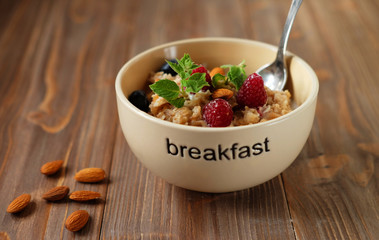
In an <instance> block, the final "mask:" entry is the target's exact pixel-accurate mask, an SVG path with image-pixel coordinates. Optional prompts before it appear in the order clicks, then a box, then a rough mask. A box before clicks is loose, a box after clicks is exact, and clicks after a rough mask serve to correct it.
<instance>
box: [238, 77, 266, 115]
mask: <svg viewBox="0 0 379 240" xmlns="http://www.w3.org/2000/svg"><path fill="white" fill-rule="evenodd" d="M266 101H267V93H266V90H265V88H264V83H263V79H262V77H261V76H260V75H259V74H257V73H253V74H251V75H250V76H248V77H247V79H246V80H245V82H244V83H243V84H242V87H241V88H240V90H239V91H238V94H237V103H238V104H239V105H241V106H248V107H250V108H258V107H261V106H263V105H264V104H265V103H266Z"/></svg>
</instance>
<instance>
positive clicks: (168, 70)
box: [159, 59, 178, 76]
mask: <svg viewBox="0 0 379 240" xmlns="http://www.w3.org/2000/svg"><path fill="white" fill-rule="evenodd" d="M169 61H170V62H173V63H178V61H176V59H171V60H169ZM159 71H163V72H164V73H169V74H171V76H176V75H177V73H176V72H175V71H174V70H173V69H172V68H171V67H170V65H168V63H167V62H165V63H164V64H163V65H162V67H161V68H160V69H159Z"/></svg>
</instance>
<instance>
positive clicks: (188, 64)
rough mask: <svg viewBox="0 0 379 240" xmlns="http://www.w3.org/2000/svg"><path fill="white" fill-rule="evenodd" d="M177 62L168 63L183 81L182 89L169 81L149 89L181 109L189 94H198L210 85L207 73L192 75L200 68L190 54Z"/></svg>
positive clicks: (156, 83) (158, 83) (153, 85)
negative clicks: (206, 78)
mask: <svg viewBox="0 0 379 240" xmlns="http://www.w3.org/2000/svg"><path fill="white" fill-rule="evenodd" d="M176 60H177V62H178V63H173V62H170V61H167V60H166V62H167V63H168V64H169V65H170V67H171V68H172V69H173V70H174V71H175V72H176V73H178V75H179V76H180V78H181V79H182V80H181V81H180V83H181V88H180V87H179V86H178V85H177V84H176V83H175V82H174V81H172V80H168V79H162V80H159V81H157V82H155V83H153V84H151V85H150V86H149V87H150V89H151V90H152V91H153V92H155V93H156V94H158V96H160V97H163V98H164V99H166V100H167V101H168V102H169V103H170V104H172V105H173V106H175V107H177V108H181V107H183V106H184V102H185V100H186V99H188V93H197V92H199V91H200V90H201V89H202V88H203V87H205V86H209V84H208V82H207V81H206V80H205V73H194V74H192V71H193V70H194V69H196V68H198V67H199V66H198V65H196V64H195V63H194V62H193V61H192V59H191V57H190V56H189V54H184V56H183V57H182V58H181V59H180V60H179V59H176ZM191 74H192V75H191Z"/></svg>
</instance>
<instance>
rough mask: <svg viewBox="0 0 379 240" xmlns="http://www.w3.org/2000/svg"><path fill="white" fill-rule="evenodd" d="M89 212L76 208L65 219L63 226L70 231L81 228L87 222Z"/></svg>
mask: <svg viewBox="0 0 379 240" xmlns="http://www.w3.org/2000/svg"><path fill="white" fill-rule="evenodd" d="M88 219H89V214H88V212H87V211H86V210H77V211H75V212H73V213H71V215H70V216H68V218H67V219H66V222H65V224H64V225H65V227H66V228H67V229H68V230H70V231H71V232H76V231H79V230H80V229H82V228H83V227H84V226H85V225H86V223H87V222H88Z"/></svg>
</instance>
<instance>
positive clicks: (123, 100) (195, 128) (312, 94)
mask: <svg viewBox="0 0 379 240" xmlns="http://www.w3.org/2000/svg"><path fill="white" fill-rule="evenodd" d="M196 42H233V43H244V44H255V45H258V46H262V47H264V48H267V49H271V50H273V51H276V49H277V47H276V46H274V45H271V44H268V43H264V42H260V41H256V40H249V39H242V38H229V37H205V38H190V39H183V40H178V41H172V42H168V43H164V44H161V45H158V46H155V47H152V48H149V49H147V50H145V51H143V52H141V53H139V54H137V55H135V56H134V57H132V58H131V59H129V60H128V61H127V62H126V63H125V64H124V65H123V66H122V67H121V69H120V70H119V71H118V73H117V76H116V81H115V90H116V97H117V98H118V100H120V101H121V103H122V104H123V105H124V106H125V107H127V108H128V109H129V110H131V111H132V112H133V113H135V114H136V115H138V116H140V117H142V118H145V119H147V120H148V121H152V122H153V123H155V124H158V125H161V126H165V127H170V128H175V129H178V130H187V131H195V132H229V131H236V130H247V129H250V128H251V129H254V128H257V127H262V126H271V125H274V124H278V123H280V122H283V121H285V120H287V119H288V118H291V117H292V116H294V115H297V114H299V113H300V112H302V111H304V109H306V108H307V107H308V106H309V105H310V104H311V103H312V102H313V101H315V99H316V98H317V95H318V91H319V81H318V78H317V75H316V73H315V72H314V70H313V69H312V68H311V67H310V66H309V65H308V63H306V62H305V61H304V60H303V59H302V58H300V57H298V56H297V55H295V54H292V53H291V52H289V51H287V53H286V55H288V56H292V57H294V58H296V61H298V62H299V63H300V64H301V65H303V67H304V68H305V69H306V70H307V71H308V72H310V73H311V77H312V79H311V81H312V83H313V85H314V87H313V88H312V89H311V92H310V94H309V96H308V97H307V99H306V100H305V101H304V102H303V103H302V104H301V105H300V106H298V107H297V108H296V109H294V110H293V111H291V112H289V113H287V114H285V115H283V116H280V117H278V118H275V119H272V120H269V121H266V122H261V123H255V124H250V125H243V126H232V127H199V126H190V125H182V124H178V123H173V122H169V121H165V120H162V119H159V118H157V117H154V116H152V115H150V114H148V113H146V112H144V111H142V110H140V109H138V108H137V107H135V106H134V105H133V104H132V103H131V102H130V101H129V100H128V98H127V97H126V96H125V94H124V92H123V90H122V88H121V82H122V75H123V73H124V72H125V70H126V69H127V68H128V67H129V66H130V65H132V64H133V63H134V62H135V61H137V59H139V58H141V57H143V56H145V55H148V54H150V53H151V52H154V51H157V50H159V49H165V48H168V47H172V46H175V45H181V44H186V43H196Z"/></svg>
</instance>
